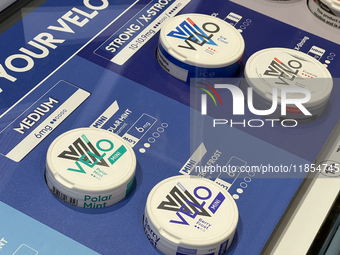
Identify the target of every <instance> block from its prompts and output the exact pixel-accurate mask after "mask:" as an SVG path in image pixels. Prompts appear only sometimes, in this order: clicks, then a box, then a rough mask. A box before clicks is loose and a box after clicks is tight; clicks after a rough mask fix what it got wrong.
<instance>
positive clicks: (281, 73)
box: [263, 57, 313, 85]
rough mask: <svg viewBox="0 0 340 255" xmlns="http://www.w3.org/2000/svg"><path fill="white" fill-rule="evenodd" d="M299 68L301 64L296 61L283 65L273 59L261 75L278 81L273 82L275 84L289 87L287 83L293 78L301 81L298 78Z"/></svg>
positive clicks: (309, 76) (310, 76) (276, 59)
mask: <svg viewBox="0 0 340 255" xmlns="http://www.w3.org/2000/svg"><path fill="white" fill-rule="evenodd" d="M301 67H302V64H301V62H300V61H298V60H296V59H292V60H289V61H288V63H287V64H284V63H283V62H282V61H281V60H279V59H278V58H276V57H275V58H274V60H273V61H272V62H271V63H270V65H269V66H268V69H267V70H266V71H265V72H264V74H263V75H267V76H274V77H277V78H278V79H279V81H277V82H275V84H279V85H289V81H293V80H294V79H295V78H299V79H302V78H301V76H299V70H300V68H301ZM307 77H308V78H313V76H312V75H308V76H307Z"/></svg>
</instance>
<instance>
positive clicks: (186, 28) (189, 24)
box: [167, 18, 220, 50]
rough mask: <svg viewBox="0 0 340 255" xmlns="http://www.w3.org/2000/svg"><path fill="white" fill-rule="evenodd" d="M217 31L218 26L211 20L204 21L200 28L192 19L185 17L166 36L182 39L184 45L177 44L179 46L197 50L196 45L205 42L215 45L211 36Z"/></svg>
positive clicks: (218, 29)
mask: <svg viewBox="0 0 340 255" xmlns="http://www.w3.org/2000/svg"><path fill="white" fill-rule="evenodd" d="M218 31H220V27H219V26H218V25H217V24H215V23H213V22H205V23H203V25H202V28H200V27H199V26H198V25H197V24H196V23H195V22H194V21H193V20H192V19H190V18H187V19H186V20H184V21H183V22H182V23H181V24H179V26H177V27H176V30H173V31H171V32H170V33H168V34H167V36H170V37H174V38H178V39H182V40H184V42H185V43H186V45H178V47H180V48H184V49H188V50H197V49H196V47H197V46H203V45H205V44H209V45H213V46H217V44H216V43H215V42H214V41H213V40H212V38H213V36H214V35H213V34H215V33H217V32H218ZM207 33H208V34H209V35H207Z"/></svg>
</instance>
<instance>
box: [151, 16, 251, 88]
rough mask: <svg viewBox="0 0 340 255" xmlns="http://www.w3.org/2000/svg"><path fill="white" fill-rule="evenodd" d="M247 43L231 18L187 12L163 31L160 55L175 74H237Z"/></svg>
mask: <svg viewBox="0 0 340 255" xmlns="http://www.w3.org/2000/svg"><path fill="white" fill-rule="evenodd" d="M244 48H245V43H244V40H243V37H242V36H241V34H240V33H239V32H238V31H237V30H236V29H235V28H234V27H233V26H232V25H230V24H228V23H227V22H225V21H223V20H221V19H219V18H216V17H213V16H209V15H203V14H183V15H179V16H177V17H175V18H173V19H171V20H169V21H168V22H167V23H166V24H164V26H163V28H162V29H161V32H160V37H159V42H158V48H157V59H158V62H159V64H160V65H161V66H162V68H163V69H164V70H166V71H167V72H168V73H170V74H171V75H173V76H174V77H176V78H178V79H180V80H182V81H185V82H190V78H195V77H196V78H197V77H199V78H213V77H233V76H234V75H235V73H236V71H237V69H238V68H239V66H240V62H241V59H242V56H243V52H244Z"/></svg>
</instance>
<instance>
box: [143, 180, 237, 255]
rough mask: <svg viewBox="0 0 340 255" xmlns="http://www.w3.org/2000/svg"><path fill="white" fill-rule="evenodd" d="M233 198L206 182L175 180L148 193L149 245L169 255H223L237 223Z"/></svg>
mask: <svg viewBox="0 0 340 255" xmlns="http://www.w3.org/2000/svg"><path fill="white" fill-rule="evenodd" d="M238 218H239V216H238V209H237V205H236V203H235V201H234V199H233V198H232V197H231V195H230V194H229V193H228V192H227V191H226V190H224V189H223V188H221V187H220V186H218V185H217V184H216V183H214V182H213V181H211V180H208V179H206V178H201V177H196V176H188V175H182V176H173V177H170V178H168V179H165V180H163V181H161V182H160V183H158V184H157V185H156V186H155V187H154V188H153V189H152V190H151V192H150V193H149V196H148V199H147V202H146V207H145V212H144V218H143V226H144V231H145V234H146V236H147V238H148V239H149V241H150V242H151V243H152V244H153V245H154V246H155V247H156V248H157V249H158V250H160V251H162V252H163V253H165V254H169V255H172V254H173V255H181V254H197V255H208V254H209V255H219V254H223V253H224V252H225V251H226V250H227V249H228V248H229V246H230V245H231V243H232V241H233V238H234V235H235V232H236V227H237V223H238Z"/></svg>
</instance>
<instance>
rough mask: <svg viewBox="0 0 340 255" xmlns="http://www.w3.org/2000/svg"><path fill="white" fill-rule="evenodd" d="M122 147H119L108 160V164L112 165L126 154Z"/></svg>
mask: <svg viewBox="0 0 340 255" xmlns="http://www.w3.org/2000/svg"><path fill="white" fill-rule="evenodd" d="M126 151H127V150H126V148H125V147H124V145H122V146H120V147H119V148H118V149H117V150H116V151H115V152H114V153H113V154H112V155H111V156H110V157H109V158H108V160H109V162H110V163H111V165H113V164H114V163H115V162H116V161H117V160H118V159H119V158H120V157H121V156H123V154H124V153H125V152H126Z"/></svg>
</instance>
